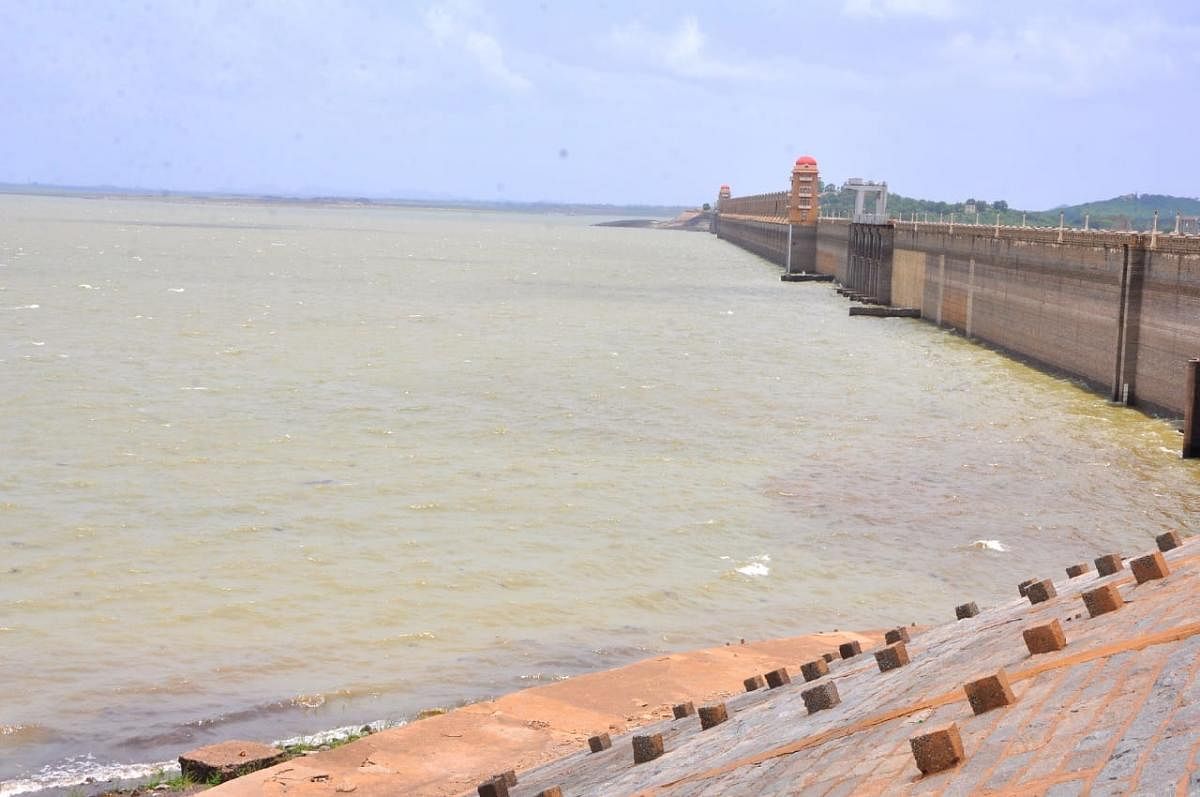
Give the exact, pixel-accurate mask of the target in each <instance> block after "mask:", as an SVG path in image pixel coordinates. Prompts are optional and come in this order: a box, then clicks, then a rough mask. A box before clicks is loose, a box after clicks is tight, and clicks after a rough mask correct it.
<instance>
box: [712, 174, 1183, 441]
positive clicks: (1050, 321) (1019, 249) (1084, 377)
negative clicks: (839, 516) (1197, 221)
mask: <svg viewBox="0 0 1200 797" xmlns="http://www.w3.org/2000/svg"><path fill="white" fill-rule="evenodd" d="M819 192H820V181H819V179H818V170H817V162H816V160H815V159H814V158H812V157H811V156H807V155H806V156H802V157H800V158H798V159H797V160H796V163H795V165H794V167H793V169H792V185H791V190H790V191H784V192H777V193H769V194H759V195H753V196H738V197H734V196H733V195H732V192H731V191H730V190H729V187H728V186H722V188H721V191H720V194H719V197H718V200H717V212H716V214H715V217H714V221H713V232H714V233H715V234H716V235H717V237H718V238H720V239H722V240H726V241H729V242H730V243H733V244H735V245H737V246H739V247H741V248H743V249H746V250H748V251H750V252H753V253H755V254H757V255H759V256H761V257H763V258H765V259H767V260H769V261H771V262H773V263H776V264H777V265H780V266H782V267H783V268H784V269H785V272H786V273H785V277H793V275H808V274H813V275H824V276H832V277H833V278H834V279H836V280H837V281H838V282H839V283H841V284H842V286H844V288H845V289H846V291H848V292H849V293H850V294H852V295H856V296H859V297H862V298H863V299H864V300H865V301H867V302H869V303H871V304H877V305H881V306H889V307H897V308H904V309H906V310H909V311H913V312H912V314H913V315H918V316H919V317H921V318H923V319H925V320H927V321H929V322H931V323H934V324H937V325H938V326H940V327H945V328H949V329H953V330H955V331H957V332H960V333H962V334H963V335H965V336H966V337H968V338H970V339H973V340H976V341H978V342H981V343H984V344H986V345H988V346H991V347H994V348H996V349H999V350H1001V351H1003V352H1006V353H1008V354H1011V355H1014V356H1016V357H1017V358H1019V359H1021V360H1024V361H1026V362H1029V363H1031V364H1033V365H1036V366H1038V367H1041V368H1043V369H1045V370H1049V371H1051V372H1053V373H1060V374H1064V375H1066V376H1068V377H1071V378H1073V379H1075V380H1078V381H1080V382H1083V383H1084V384H1086V385H1088V386H1089V387H1090V388H1092V389H1093V390H1096V391H1097V392H1100V393H1102V394H1105V395H1107V396H1108V397H1109V398H1110V399H1111V400H1112V401H1114V402H1119V403H1122V404H1126V405H1129V406H1134V407H1138V408H1140V409H1142V410H1144V411H1146V412H1149V413H1151V414H1155V415H1162V416H1167V417H1175V418H1179V417H1182V418H1184V441H1183V454H1184V456H1196V455H1200V439H1198V436H1200V424H1198V423H1194V422H1193V420H1192V419H1193V418H1195V417H1196V416H1197V415H1200V408H1198V407H1197V402H1198V401H1200V391H1198V390H1197V389H1196V384H1197V368H1198V363H1197V361H1196V358H1197V357H1198V356H1200V236H1197V235H1180V234H1177V233H1162V232H1159V231H1157V230H1154V231H1151V232H1111V231H1105V230H1074V229H1065V228H1063V227H1061V226H1060V227H1057V228H1053V227H1052V228H1046V227H1026V226H1007V225H1002V224H1000V223H998V222H997V223H996V224H994V225H989V224H962V223H957V224H956V223H954V221H953V220H951V221H946V220H941V221H938V222H926V221H918V220H917V219H916V218H915V217H914V218H913V219H912V220H911V221H909V220H903V219H894V218H891V219H889V218H877V217H875V216H874V215H873V214H864V215H863V216H862V217H859V216H856V217H854V218H848V219H841V218H829V217H827V216H821V214H820V208H819V197H820V193H819Z"/></svg>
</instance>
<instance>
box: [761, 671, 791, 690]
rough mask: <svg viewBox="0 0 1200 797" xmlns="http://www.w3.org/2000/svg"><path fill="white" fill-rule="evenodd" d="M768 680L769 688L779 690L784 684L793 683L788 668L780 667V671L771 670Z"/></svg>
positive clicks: (767, 676)
mask: <svg viewBox="0 0 1200 797" xmlns="http://www.w3.org/2000/svg"><path fill="white" fill-rule="evenodd" d="M766 678H767V686H768V687H770V688H771V689H778V688H779V687H781V686H783V685H784V684H790V683H791V682H792V676H790V675H788V671H787V668H786V667H780V668H779V669H778V670H771V671H770V672H769V673H767V675H766Z"/></svg>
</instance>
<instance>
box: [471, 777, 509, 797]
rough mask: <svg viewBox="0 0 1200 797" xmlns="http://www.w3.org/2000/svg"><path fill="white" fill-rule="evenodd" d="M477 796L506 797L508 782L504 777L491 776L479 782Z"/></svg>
mask: <svg viewBox="0 0 1200 797" xmlns="http://www.w3.org/2000/svg"><path fill="white" fill-rule="evenodd" d="M476 791H477V792H479V797H508V784H507V783H505V782H504V778H492V779H491V780H487V781H484V782H483V783H480V784H479V788H477V789H476Z"/></svg>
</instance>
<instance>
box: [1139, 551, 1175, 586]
mask: <svg viewBox="0 0 1200 797" xmlns="http://www.w3.org/2000/svg"><path fill="white" fill-rule="evenodd" d="M1129 569H1130V570H1132V571H1133V577H1134V578H1136V579H1137V583H1139V584H1145V583H1146V582H1147V581H1153V580H1154V579H1156V578H1166V577H1167V576H1168V575H1170V573H1171V568H1169V567H1167V560H1166V559H1164V558H1163V555H1162V552H1161V551H1155V552H1154V553H1149V554H1146V555H1145V556H1139V557H1138V558H1137V559H1132V560H1130V562H1129Z"/></svg>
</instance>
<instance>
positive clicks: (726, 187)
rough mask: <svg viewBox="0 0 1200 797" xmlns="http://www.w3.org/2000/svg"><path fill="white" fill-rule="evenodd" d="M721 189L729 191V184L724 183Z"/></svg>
mask: <svg viewBox="0 0 1200 797" xmlns="http://www.w3.org/2000/svg"><path fill="white" fill-rule="evenodd" d="M721 189H722V190H724V191H728V190H729V186H727V185H723V186H721Z"/></svg>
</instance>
